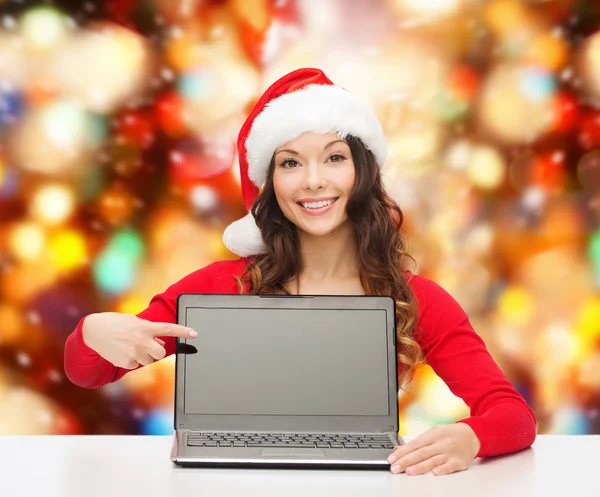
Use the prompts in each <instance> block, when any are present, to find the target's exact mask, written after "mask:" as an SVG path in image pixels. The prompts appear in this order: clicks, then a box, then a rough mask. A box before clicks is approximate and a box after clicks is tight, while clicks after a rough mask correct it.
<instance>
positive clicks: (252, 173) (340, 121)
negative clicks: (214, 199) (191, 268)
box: [223, 68, 387, 257]
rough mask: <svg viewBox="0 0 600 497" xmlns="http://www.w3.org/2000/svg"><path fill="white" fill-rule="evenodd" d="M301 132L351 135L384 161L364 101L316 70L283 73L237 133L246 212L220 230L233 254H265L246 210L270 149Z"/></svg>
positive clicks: (375, 122) (382, 146)
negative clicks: (240, 217)
mask: <svg viewBox="0 0 600 497" xmlns="http://www.w3.org/2000/svg"><path fill="white" fill-rule="evenodd" d="M307 131H312V132H315V133H330V132H337V133H338V134H339V135H340V136H341V137H342V138H345V137H346V136H347V135H353V136H356V137H358V138H360V139H361V140H362V142H363V143H364V144H365V146H366V147H367V148H369V149H370V150H371V151H372V152H373V154H374V156H375V159H376V161H377V164H378V165H379V167H381V166H383V163H384V162H385V158H386V155H387V146H386V143H385V137H384V134H383V130H382V128H381V125H380V123H379V121H378V120H377V118H376V117H375V116H374V115H373V113H372V112H371V110H370V109H369V108H368V107H367V106H366V105H365V104H364V103H362V102H360V101H359V100H358V99H357V98H355V97H354V96H353V95H352V94H351V93H349V92H348V91H347V90H345V89H344V88H342V87H340V86H337V85H335V84H333V82H331V81H330V80H329V78H327V76H325V74H324V73H323V71H321V70H319V69H310V68H308V69H298V70H296V71H293V72H291V73H289V74H287V75H285V76H283V77H282V78H281V79H279V80H277V81H276V82H275V83H273V84H272V85H271V86H270V87H269V88H268V89H267V90H266V91H265V93H264V94H263V95H262V97H261V98H260V99H259V100H258V102H257V103H256V105H255V106H254V108H253V109H252V112H251V113H250V115H249V116H248V118H247V119H246V121H245V122H244V124H243V125H242V128H241V129H240V133H239V136H238V142H237V147H238V155H239V163H240V173H241V174H240V178H241V187H242V196H243V199H244V205H245V207H246V210H247V211H248V214H247V215H246V216H244V217H243V218H242V219H239V220H237V221H235V222H234V223H232V224H231V225H229V226H228V227H227V228H226V229H225V232H224V234H223V242H224V244H225V246H226V247H227V248H228V249H229V250H230V251H232V252H233V253H235V254H237V255H239V256H242V257H248V256H251V255H258V254H261V253H264V252H266V246H265V244H264V242H263V240H262V236H261V233H260V230H259V229H258V226H257V225H256V222H255V220H254V217H253V216H252V213H251V212H250V209H251V208H252V205H253V204H254V201H255V200H256V198H257V196H258V193H259V189H260V188H261V187H262V186H263V185H264V183H265V182H266V180H267V171H268V168H269V164H270V163H271V159H272V158H273V154H274V153H275V150H276V149H277V148H278V147H280V146H281V145H283V144H284V143H286V142H288V141H290V140H293V139H295V138H297V137H298V136H300V135H301V134H302V133H305V132H307Z"/></svg>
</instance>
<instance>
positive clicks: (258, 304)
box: [174, 293, 399, 433]
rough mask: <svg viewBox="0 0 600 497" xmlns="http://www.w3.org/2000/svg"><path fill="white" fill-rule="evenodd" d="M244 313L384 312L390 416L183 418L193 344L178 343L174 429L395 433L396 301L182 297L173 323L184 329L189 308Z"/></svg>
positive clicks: (363, 297) (318, 297)
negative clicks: (189, 350)
mask: <svg viewBox="0 0 600 497" xmlns="http://www.w3.org/2000/svg"><path fill="white" fill-rule="evenodd" d="M198 307H202V308H207V307H208V308H231V309H236V310H242V309H247V308H250V309H280V308H293V309H304V310H310V309H332V308H334V309H352V310H357V309H365V310H373V309H377V310H384V311H386V340H387V354H388V357H387V359H388V361H387V364H388V387H389V392H388V395H389V407H390V409H389V413H388V414H387V415H382V416H366V415H364V416H363V415H360V416H323V415H320V416H306V415H302V416H289V415H287V416H272V415H205V414H186V413H185V402H184V400H185V399H184V395H185V380H186V378H185V361H186V356H187V354H186V353H185V346H186V345H187V344H188V343H190V344H192V343H193V339H191V340H187V339H181V338H176V345H175V402H174V428H175V430H194V431H196V430H204V431H256V432H268V431H272V432H277V431H286V432H288V431H291V432H303V431H307V432H308V431H310V432H333V433H335V432H346V433H354V432H355V433H358V432H361V433H368V432H377V433H381V432H395V433H397V432H398V429H399V420H398V355H397V346H396V313H395V301H394V299H393V297H391V296H379V295H240V294H206V293H203V294H199V293H184V294H181V295H179V296H178V298H177V323H178V324H182V325H185V326H187V325H188V323H187V322H186V316H187V311H188V309H190V308H198Z"/></svg>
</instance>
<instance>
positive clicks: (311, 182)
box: [304, 164, 325, 190]
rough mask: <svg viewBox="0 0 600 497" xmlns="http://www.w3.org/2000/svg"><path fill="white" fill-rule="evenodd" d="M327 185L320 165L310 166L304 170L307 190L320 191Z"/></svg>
mask: <svg viewBox="0 0 600 497" xmlns="http://www.w3.org/2000/svg"><path fill="white" fill-rule="evenodd" d="M324 184H325V179H324V178H323V174H322V171H321V169H320V167H319V165H318V164H309V166H308V167H306V168H305V169H304V187H305V188H306V189H307V190H318V189H320V188H322V187H323V186H324Z"/></svg>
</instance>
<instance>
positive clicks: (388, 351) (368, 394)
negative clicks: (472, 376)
mask: <svg viewBox="0 0 600 497" xmlns="http://www.w3.org/2000/svg"><path fill="white" fill-rule="evenodd" d="M177 317H178V323H179V324H183V325H185V326H189V327H191V328H193V329H195V330H196V331H197V332H198V336H197V337H196V338H191V339H179V338H178V339H177V343H176V350H175V356H176V360H175V364H176V367H175V369H176V374H175V412H174V414H175V416H174V421H175V426H174V428H175V432H174V435H173V436H174V439H173V445H172V449H171V460H172V462H173V463H174V464H176V465H178V466H228V467H232V466H244V467H276V466H279V467H309V468H316V467H338V468H364V469H367V468H370V469H389V463H388V462H387V457H388V455H389V454H390V453H391V452H392V450H393V448H394V446H397V445H402V444H403V441H402V439H401V437H399V436H398V431H399V430H398V428H399V426H398V424H399V423H398V397H397V392H398V363H397V355H396V332H395V329H396V314H395V303H394V299H393V298H392V297H386V296H329V295H300V296H287V295H212V294H211V295H206V294H182V295H180V296H179V298H178V301H177Z"/></svg>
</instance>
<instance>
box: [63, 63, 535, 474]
mask: <svg viewBox="0 0 600 497" xmlns="http://www.w3.org/2000/svg"><path fill="white" fill-rule="evenodd" d="M238 151H239V157H240V170H241V182H242V193H243V197H244V203H245V206H246V209H247V210H248V211H249V213H248V215H247V216H245V217H244V218H243V219H241V220H239V221H236V222H235V223H233V224H232V225H231V226H229V227H228V228H227V229H226V230H225V233H224V243H225V244H226V246H227V247H228V248H229V249H230V250H231V251H232V252H234V253H236V254H237V255H239V256H240V258H239V259H238V260H235V261H221V262H215V263H213V264H211V265H209V266H207V267H205V268H202V269H200V270H198V271H195V272H193V273H192V274H190V275H188V276H186V277H184V278H183V279H182V280H180V281H179V282H177V283H175V284H174V285H172V286H171V287H169V288H168V289H167V290H166V291H165V292H164V293H162V294H159V295H157V296H155V297H154V298H153V299H152V301H151V302H150V305H149V307H148V308H147V309H145V310H144V311H142V312H141V313H140V314H138V315H137V316H133V315H126V314H119V313H109V312H107V313H99V314H91V315H89V316H86V317H84V318H83V319H82V320H81V321H80V323H79V324H78V326H77V328H76V329H75V331H74V332H73V333H72V334H71V335H70V336H69V337H68V339H67V343H66V346H65V371H66V374H67V376H68V377H69V379H70V380H71V381H72V382H73V383H75V384H77V385H80V386H82V387H87V388H97V387H100V386H102V385H105V384H107V383H110V382H114V381H117V380H118V379H120V378H121V377H123V376H124V375H125V374H127V372H128V371H130V370H133V369H136V368H138V367H143V366H145V365H147V364H151V363H152V362H154V361H156V360H160V359H162V358H163V357H165V356H168V355H171V354H173V352H174V344H175V337H183V338H189V337H195V336H197V334H196V332H195V331H194V330H190V329H187V328H185V327H183V326H179V325H177V324H175V323H176V309H175V306H176V299H177V296H178V295H179V294H181V293H222V294H227V293H238V292H240V293H244V292H245V293H252V294H256V293H281V294H330V295H331V294H338V295H364V294H368V295H372V294H375V295H392V296H394V298H395V299H396V314H397V322H398V329H397V336H398V340H397V342H398V354H399V355H398V359H399V366H400V367H399V384H400V385H401V386H402V387H403V388H406V387H407V385H408V384H409V381H410V379H411V377H412V374H413V372H414V370H415V368H416V367H417V366H419V365H420V364H422V363H423V362H425V361H426V362H427V363H428V364H429V365H430V366H431V367H432V368H433V370H434V371H435V372H436V373H437V374H438V376H439V377H440V378H442V379H443V380H444V381H445V382H446V384H447V385H448V387H449V388H450V389H451V391H452V392H453V393H454V394H455V395H457V396H459V397H461V398H462V399H463V400H464V401H465V402H466V404H467V405H468V406H469V407H470V410H471V413H470V414H471V415H470V417H468V418H466V419H462V420H460V421H459V422H456V423H453V424H448V425H441V426H436V427H434V428H432V429H430V430H429V431H427V432H425V433H423V434H422V435H420V436H419V437H417V438H415V439H414V440H413V441H411V442H409V443H407V444H406V445H403V446H401V447H396V448H395V450H394V451H393V452H392V454H390V457H389V462H390V469H391V471H392V472H393V473H401V472H406V473H407V474H423V473H427V472H430V471H431V472H433V474H436V475H441V474H448V473H452V472H455V471H460V470H464V469H467V468H468V467H469V466H470V464H471V463H472V462H473V460H474V459H475V458H476V457H483V456H492V455H499V454H506V453H510V452H514V451H517V450H520V449H523V448H526V447H529V446H530V445H531V444H532V443H533V441H534V440H535V436H536V420H535V416H534V414H533V412H532V410H531V409H530V408H529V406H528V405H527V403H526V402H525V400H524V399H523V398H522V397H521V396H520V395H519V394H518V392H516V390H515V389H514V388H513V387H512V385H511V384H510V382H509V381H508V380H507V379H506V377H505V376H504V375H503V373H502V372H501V371H500V369H499V367H498V366H497V365H496V364H495V362H494V360H493V359H492V357H491V356H490V354H489V353H488V351H487V350H486V347H485V344H484V343H483V341H482V340H481V338H480V337H479V336H478V335H477V334H476V333H475V331H474V330H473V328H472V326H471V324H470V323H469V318H468V316H467V315H466V313H465V312H464V311H463V310H462V308H461V307H460V306H459V304H458V303H457V302H456V301H455V300H454V299H453V298H452V297H451V296H450V295H449V294H448V293H447V292H446V291H445V290H443V289H442V288H441V287H440V286H438V285H437V284H435V283H434V282H433V281H431V280H428V279H426V278H423V277H419V276H417V275H414V274H412V273H411V272H410V271H408V270H406V269H402V265H403V262H404V259H405V258H406V257H409V256H408V254H407V253H406V252H405V240H404V238H403V235H402V231H401V227H402V222H403V215H402V211H401V210H400V208H399V207H398V206H397V205H396V204H395V203H394V202H393V200H391V199H390V197H388V196H387V195H386V193H385V191H384V189H383V186H382V183H381V176H380V171H379V168H380V167H381V166H382V165H383V163H384V161H385V157H386V145H385V140H384V136H383V132H382V129H381V126H380V124H379V123H378V121H377V119H376V118H375V117H374V116H373V114H372V113H371V111H370V110H369V109H368V108H367V107H365V106H364V105H363V104H361V103H360V102H358V101H357V100H356V99H355V98H353V97H352V96H351V95H350V94H349V93H348V92H347V91H346V90H344V89H342V88H340V87H338V86H335V85H334V84H333V83H332V82H331V81H330V80H329V79H328V78H327V77H326V76H325V75H324V74H323V73H322V72H321V71H319V70H316V69H300V70H297V71H294V72H292V73H290V74H288V75H286V76H284V77H283V78H282V79H280V80H279V81H277V82H276V83H274V84H273V85H272V86H271V87H270V88H269V89H267V91H266V92H265V94H264V95H263V96H262V97H261V99H260V100H259V101H258V102H257V104H256V106H255V107H254V109H253V110H252V112H251V114H250V115H249V116H248V119H247V120H246V122H245V123H244V125H243V126H242V129H241V131H240V135H239V139H238Z"/></svg>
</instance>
